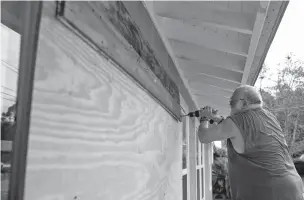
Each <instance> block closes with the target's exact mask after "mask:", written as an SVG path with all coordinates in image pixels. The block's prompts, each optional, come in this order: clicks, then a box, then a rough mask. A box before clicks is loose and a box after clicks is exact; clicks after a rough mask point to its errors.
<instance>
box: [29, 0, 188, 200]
mask: <svg viewBox="0 0 304 200" xmlns="http://www.w3.org/2000/svg"><path fill="white" fill-rule="evenodd" d="M54 13H55V3H54V2H44V8H43V12H42V19H41V25H40V33H39V44H38V53H37V61H36V71H35V81H34V89H33V99H32V110H31V119H30V134H29V144H28V153H27V167H26V180H25V181H26V182H25V194H24V199H25V200H63V199H64V200H70V199H71V200H72V199H108V200H110V199H114V200H120V199H124V200H127V199H131V200H135V199H140V200H143V199H147V200H149V199H172V200H173V199H174V200H179V199H181V198H182V194H181V191H182V182H181V170H182V164H181V161H182V158H181V156H182V146H181V137H182V134H181V133H180V130H179V129H178V122H177V121H176V120H175V119H174V118H173V117H172V116H171V115H169V113H168V112H167V111H166V110H165V109H164V108H163V107H162V106H160V105H159V104H158V103H157V102H156V101H155V100H154V99H153V98H151V96H150V95H148V94H147V93H146V92H145V91H144V90H143V89H142V88H141V87H140V86H139V85H138V84H136V82H135V81H133V80H132V79H131V78H130V77H129V76H128V75H126V73H124V72H123V71H121V70H120V68H119V67H118V66H117V64H116V63H114V62H113V61H112V60H111V59H109V58H108V57H107V56H106V55H105V54H103V53H102V52H100V51H96V49H94V48H92V46H90V45H89V44H88V42H87V41H85V40H83V39H82V38H81V37H79V36H77V35H76V34H75V33H74V32H73V31H72V30H71V29H68V28H67V27H66V26H64V25H63V24H62V23H61V22H59V21H58V20H57V19H56V18H55V15H54ZM119 55H120V56H121V57H122V58H126V59H128V58H127V57H128V55H127V54H124V53H123V52H122V53H120V54H119ZM133 59H134V58H133Z"/></svg>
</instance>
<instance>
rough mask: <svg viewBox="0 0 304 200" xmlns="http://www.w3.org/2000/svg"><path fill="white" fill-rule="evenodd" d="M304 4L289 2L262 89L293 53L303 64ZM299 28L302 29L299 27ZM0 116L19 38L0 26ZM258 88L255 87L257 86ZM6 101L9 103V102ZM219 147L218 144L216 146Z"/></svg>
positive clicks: (13, 77) (9, 92)
mask: <svg viewBox="0 0 304 200" xmlns="http://www.w3.org/2000/svg"><path fill="white" fill-rule="evenodd" d="M303 21H304V0H290V2H289V5H288V7H287V9H286V11H285V14H284V16H283V19H282V21H281V24H280V25H279V28H278V31H277V33H276V35H275V38H274V40H273V42H272V44H271V46H270V49H269V51H268V54H267V57H266V59H265V64H266V66H268V67H269V68H270V72H269V73H270V74H269V75H268V78H269V79H270V80H267V78H266V79H265V80H264V82H263V84H265V85H264V86H272V85H273V84H274V82H273V81H274V80H275V72H276V70H277V69H278V68H279V67H280V66H279V65H278V64H279V63H282V62H283V61H284V59H285V57H286V55H287V54H288V53H290V52H292V53H293V54H294V55H295V56H296V57H298V58H299V59H301V60H304V28H303V24H304V22H303ZM301 24H302V25H301ZM0 44H1V97H2V98H1V112H2V111H3V110H6V109H7V108H8V106H10V105H12V103H13V99H14V96H16V91H17V73H16V71H17V69H18V61H19V48H20V47H19V46H20V35H18V34H17V33H15V32H13V31H11V30H9V29H8V28H7V27H6V26H4V25H2V24H1V39H0ZM257 86H258V84H257ZM8 99H9V100H8ZM216 144H217V145H219V143H216Z"/></svg>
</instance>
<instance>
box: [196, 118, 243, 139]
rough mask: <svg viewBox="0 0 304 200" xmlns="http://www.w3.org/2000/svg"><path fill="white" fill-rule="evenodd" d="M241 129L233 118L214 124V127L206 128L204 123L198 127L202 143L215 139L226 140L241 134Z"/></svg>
mask: <svg viewBox="0 0 304 200" xmlns="http://www.w3.org/2000/svg"><path fill="white" fill-rule="evenodd" d="M239 132H240V130H239V129H238V127H237V126H236V125H235V124H234V122H233V121H232V120H231V119H229V118H228V119H225V120H224V121H223V122H222V123H220V124H218V125H214V126H212V128H204V126H203V125H202V123H201V124H200V126H199V128H198V132H197V134H198V137H199V140H200V141H201V142H202V143H210V142H213V141H220V140H226V139H228V138H233V137H235V136H237V135H239Z"/></svg>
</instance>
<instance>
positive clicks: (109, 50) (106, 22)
mask: <svg viewBox="0 0 304 200" xmlns="http://www.w3.org/2000/svg"><path fill="white" fill-rule="evenodd" d="M64 5H65V7H64V14H63V15H62V16H60V17H59V19H60V20H61V21H62V22H63V23H65V24H66V25H67V26H68V27H72V28H73V29H74V30H75V28H76V29H77V30H79V31H78V34H80V35H83V36H85V38H86V39H87V40H90V41H91V43H93V44H94V48H96V49H97V50H98V51H103V52H105V53H106V54H107V55H109V57H110V58H112V59H113V60H115V62H117V63H118V64H119V65H120V66H121V68H122V69H123V70H125V71H126V72H127V73H128V74H130V75H131V76H132V78H134V79H135V80H136V81H137V82H138V83H140V84H141V85H142V87H143V88H145V89H146V90H147V91H149V92H150V93H151V94H152V95H153V96H154V97H155V98H156V99H157V100H158V101H159V102H161V104H162V105H164V107H165V108H166V109H167V110H168V111H169V112H170V113H172V114H173V115H174V116H175V117H176V118H179V117H180V104H179V100H178V99H179V98H178V97H176V95H178V93H179V92H178V88H176V85H175V83H174V82H172V80H171V79H170V80H169V79H168V78H169V76H168V74H165V73H164V70H163V68H162V66H161V65H159V64H160V63H159V61H158V60H157V59H156V57H155V56H154V53H153V50H152V49H150V48H148V47H149V43H148V42H146V41H145V40H144V39H143V38H142V37H143V35H142V34H141V32H140V30H138V29H136V30H134V31H133V30H129V28H130V27H129V26H131V27H132V26H134V27H136V25H134V24H133V22H132V20H131V19H130V18H128V20H127V21H125V20H126V19H121V21H122V22H121V23H118V21H120V20H118V19H120V17H121V16H120V15H121V14H119V16H116V15H115V14H109V12H114V11H115V9H119V8H117V7H115V6H114V7H113V8H112V7H111V5H116V3H113V2H65V4H64ZM119 5H122V6H123V4H122V3H121V2H120V3H119ZM109 7H110V8H111V9H110V8H109ZM118 7H119V6H118ZM113 9H114V11H113ZM121 9H122V10H124V9H123V8H121ZM119 12H120V11H119ZM121 12H122V11H121ZM110 16H111V17H113V16H116V17H115V19H112V18H110ZM124 17H126V16H124ZM112 20H115V21H116V22H117V23H118V24H119V25H117V26H118V27H115V26H114V25H113V24H112ZM129 23H131V25H130V24H129ZM121 26H123V27H121ZM74 27H75V28H74ZM119 27H120V28H119ZM132 42H133V43H132ZM143 43H144V44H145V45H144V44H143ZM142 48H143V49H144V52H145V53H144V54H143V53H142V52H141V49H142ZM149 49H150V50H149ZM150 56H151V57H150ZM150 58H151V59H150ZM148 61H149V62H148ZM172 88H175V89H177V90H175V89H173V90H172V91H170V90H171V89H172ZM174 96H175V97H174Z"/></svg>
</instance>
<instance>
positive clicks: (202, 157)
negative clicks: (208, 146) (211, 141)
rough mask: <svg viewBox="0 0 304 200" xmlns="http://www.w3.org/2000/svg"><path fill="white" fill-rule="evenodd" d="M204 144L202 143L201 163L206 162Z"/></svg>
mask: <svg viewBox="0 0 304 200" xmlns="http://www.w3.org/2000/svg"><path fill="white" fill-rule="evenodd" d="M203 159H204V144H202V145H201V164H202V165H203V164H204V160H203Z"/></svg>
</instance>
